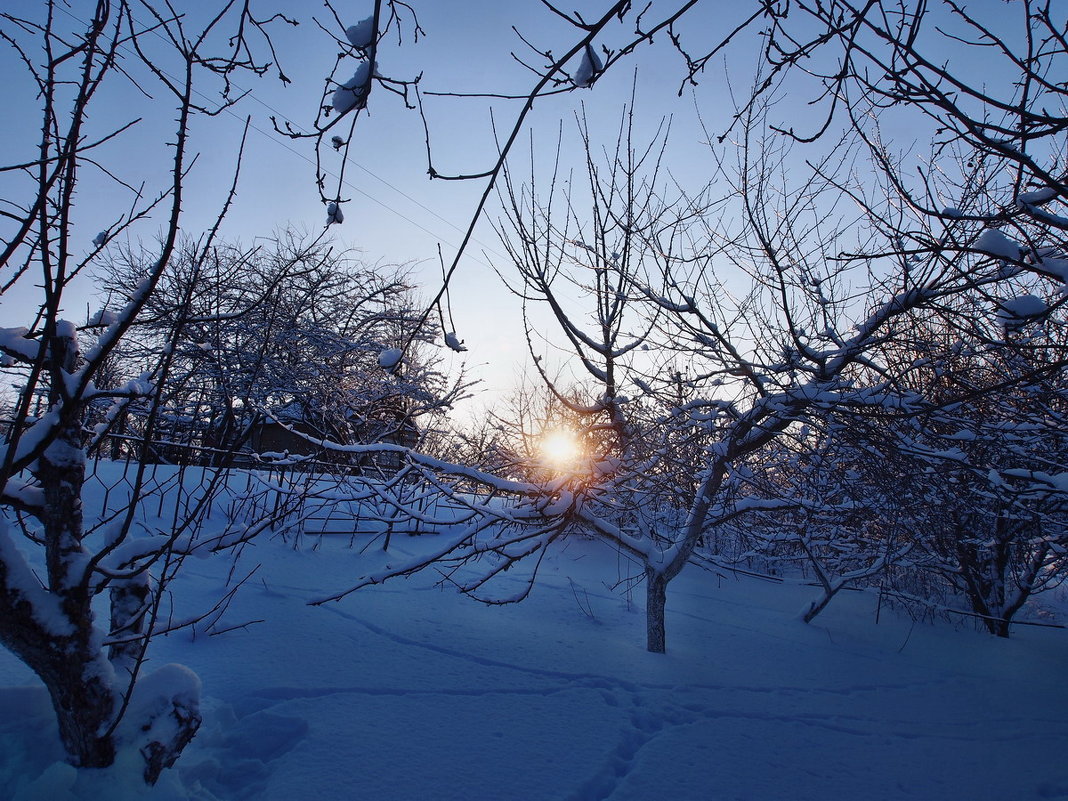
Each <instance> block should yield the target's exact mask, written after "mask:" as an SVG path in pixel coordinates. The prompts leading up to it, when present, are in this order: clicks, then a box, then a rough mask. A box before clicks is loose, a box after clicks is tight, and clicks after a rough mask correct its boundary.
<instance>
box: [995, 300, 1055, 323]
mask: <svg viewBox="0 0 1068 801" xmlns="http://www.w3.org/2000/svg"><path fill="white" fill-rule="evenodd" d="M998 305H999V306H1000V308H999V309H998V319H1000V320H1001V322H1002V323H1003V324H1004V325H1005V327H1006V328H1019V327H1020V326H1021V325H1023V324H1024V323H1026V322H1028V321H1030V320H1034V319H1035V318H1036V317H1041V316H1042V315H1043V314H1045V313H1046V311H1047V309H1048V308H1049V307H1048V306H1046V301H1044V300H1042V298H1040V297H1038V296H1037V295H1020V296H1019V297H1016V298H1007V299H1005V300H1003V301H1001V302H1000V303H999V304H998Z"/></svg>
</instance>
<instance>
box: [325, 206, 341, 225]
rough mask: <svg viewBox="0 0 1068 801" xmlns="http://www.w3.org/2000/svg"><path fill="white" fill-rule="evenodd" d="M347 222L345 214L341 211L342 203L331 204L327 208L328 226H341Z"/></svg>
mask: <svg viewBox="0 0 1068 801" xmlns="http://www.w3.org/2000/svg"><path fill="white" fill-rule="evenodd" d="M343 222H345V213H344V212H343V211H342V210H341V204H340V203H329V204H327V207H326V224H327V225H333V224H334V223H337V224H339V225H340V224H341V223H343Z"/></svg>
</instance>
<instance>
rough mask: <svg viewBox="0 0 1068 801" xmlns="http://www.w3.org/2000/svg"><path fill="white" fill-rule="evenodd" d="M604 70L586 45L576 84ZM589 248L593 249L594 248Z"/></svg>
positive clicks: (587, 82) (589, 82)
mask: <svg viewBox="0 0 1068 801" xmlns="http://www.w3.org/2000/svg"><path fill="white" fill-rule="evenodd" d="M603 70H604V64H603V63H602V62H601V57H600V56H598V55H597V53H596V52H595V51H594V49H593V45H586V49H585V50H584V51H583V53H582V62H581V63H580V64H579V68H578V69H577V70H575V77H574V81H575V86H577V87H579V88H580V89H583V88H586V87H589V86H591V85H592V84H593V82H594V81H595V80H596V79H597V76H598V75H600V74H601V72H602V71H603ZM587 249H589V250H592V248H587Z"/></svg>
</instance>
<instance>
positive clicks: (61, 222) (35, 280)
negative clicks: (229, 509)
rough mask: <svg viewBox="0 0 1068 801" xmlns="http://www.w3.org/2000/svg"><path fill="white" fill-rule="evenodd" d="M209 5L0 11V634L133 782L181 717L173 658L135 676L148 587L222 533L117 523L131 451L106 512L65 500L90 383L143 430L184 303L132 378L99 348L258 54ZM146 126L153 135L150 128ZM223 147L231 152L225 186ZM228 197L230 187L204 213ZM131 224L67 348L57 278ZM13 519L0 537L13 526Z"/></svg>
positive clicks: (260, 34) (183, 738) (227, 7)
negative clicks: (99, 220) (139, 152)
mask: <svg viewBox="0 0 1068 801" xmlns="http://www.w3.org/2000/svg"><path fill="white" fill-rule="evenodd" d="M216 11H217V13H215V14H212V15H204V16H201V15H199V14H192V15H178V14H176V13H175V12H174V9H172V8H171V7H170V6H169V5H166V4H152V3H136V4H135V3H128V2H124V0H98V2H96V3H95V4H91V5H90V6H89V7H88V10H87V11H83V10H82V9H70V8H68V6H67V5H66V4H65V3H57V2H52V1H51V0H49V2H45V3H41V4H38V5H37V6H34V7H33V8H32V9H30V7H29V6H26V7H25V9H24V14H23V15H18V14H16V13H15V12H11V11H5V12H3V13H0V36H2V40H3V43H4V45H5V47H6V51H7V52H6V56H7V57H8V58H9V62H8V63H12V60H14V61H15V62H20V63H21V67H22V70H23V71H22V73H21V74H20V75H15V76H9V77H11V78H12V80H14V81H16V82H18V91H19V92H21V93H22V96H24V97H28V98H33V100H32V101H27V102H33V103H34V104H35V105H36V107H37V110H38V115H37V118H36V120H35V121H34V122H33V123H32V124H24V123H26V122H28V121H29V120H31V119H32V118H33V117H32V115H31V113H30V111H29V109H27V108H21V109H19V111H18V113H12V114H11V115H9V116H10V121H11V122H12V123H13V124H15V123H17V130H16V131H14V132H12V136H13V137H14V138H13V139H11V140H10V141H11V146H10V147H9V149H8V153H9V155H10V156H11V157H12V158H11V161H10V162H9V163H7V164H6V165H5V166H4V167H3V175H4V191H5V206H4V211H3V214H2V225H3V229H2V230H3V244H2V248H0V272H2V275H3V278H2V291H3V293H4V295H5V298H4V299H5V301H9V302H14V300H15V298H16V297H18V298H19V302H20V303H21V304H22V305H23V307H24V308H25V307H27V306H28V311H27V312H26V313H25V319H24V321H23V324H22V325H20V326H18V327H12V328H5V329H2V332H0V350H2V352H3V354H4V368H5V369H6V370H9V371H12V375H13V377H17V380H18V384H19V387H20V389H19V394H18V398H17V400H16V403H15V409H14V415H13V416H14V420H13V422H12V423H11V425H10V427H9V428H8V432H7V436H6V438H5V442H4V444H3V456H2V458H0V503H2V505H3V508H4V515H3V519H2V520H0V643H2V644H3V646H4V647H5V648H7V649H9V650H10V651H11V652H13V653H14V654H15V655H16V656H17V657H18V658H19V659H21V660H22V661H23V662H25V663H26V665H27V666H29V667H30V668H31V669H32V670H33V671H34V673H36V675H37V676H38V677H39V678H40V679H41V681H42V682H43V683H44V685H45V686H46V687H47V689H48V692H49V694H50V695H51V698H52V702H53V707H54V709H55V713H56V718H57V721H58V725H59V734H60V738H61V740H62V743H63V746H64V748H65V749H66V751H67V754H68V757H69V759H70V761H71V763H72V764H74V765H76V766H83V767H102V766H107V765H110V764H111V763H112V762H113V760H114V759H115V755H116V750H117V748H119V747H120V746H121V745H133V746H135V747H139V748H140V751H141V753H142V755H143V757H144V759H145V768H144V776H145V779H146V780H147V781H149V782H154V781H155V780H156V778H157V777H158V776H159V773H160V771H161V770H162V769H163V768H164V767H166V766H168V765H170V764H171V763H173V761H174V760H175V759H176V758H177V756H178V754H179V753H180V752H181V751H182V749H183V747H184V746H185V745H186V744H187V743H188V742H189V740H190V738H192V736H193V735H194V733H195V732H196V730H197V727H198V725H199V723H200V713H199V709H198V692H199V682H198V681H197V680H196V678H195V676H194V675H193V674H192V673H191V672H190V671H188V670H186V669H184V668H178V667H175V666H171V667H169V668H163V669H161V671H160V672H158V673H157V674H153V676H155V678H153V677H141V676H140V675H139V674H140V668H141V665H142V663H143V660H144V654H145V648H146V647H147V644H148V640H149V639H150V637H151V635H152V633H153V632H154V631H157V630H158V626H157V622H158V621H157V614H158V611H159V603H160V598H161V591H162V586H161V585H162V584H163V583H165V581H166V579H167V578H169V577H170V576H172V575H173V573H174V571H175V570H176V569H177V567H178V566H179V565H180V562H181V559H182V558H183V555H184V554H187V553H189V552H190V551H192V550H194V549H196V548H198V547H218V546H220V545H221V544H223V542H224V541H226V537H225V535H220V536H221V537H222V538H221V539H218V538H217V539H215V540H214V541H211V542H207V541H198V539H197V537H196V535H197V534H198V533H199V531H200V529H199V527H198V526H197V525H196V516H197V511H193V512H191V515H190V517H189V518H187V519H184V520H181V521H179V523H178V524H177V525H176V526H175V528H174V530H172V531H168V532H163V533H162V534H159V535H157V536H154V537H136V536H134V532H135V530H136V526H135V525H134V520H135V510H136V509H137V507H138V502H139V498H140V497H141V496H142V495H143V493H144V492H145V491H146V483H145V482H146V478H145V474H144V471H143V465H142V466H141V467H140V468H139V469H138V470H137V471H136V477H135V478H134V479H133V481H132V489H131V491H130V496H129V501H128V503H127V504H126V505H125V506H124V507H123V508H122V509H120V510H119V512H117V513H116V514H115V516H114V517H113V518H112V519H110V520H109V521H108V522H107V525H104V526H91V525H89V522H90V521H87V520H86V518H85V512H84V507H83V499H82V489H83V485H84V482H85V450H84V448H83V445H84V443H85V436H86V432H85V431H84V425H85V424H86V422H87V415H88V414H89V410H90V407H91V406H92V405H93V404H94V403H97V402H98V401H99V400H100V399H101V398H103V397H106V398H111V399H113V400H115V401H117V402H119V403H122V402H124V401H127V400H129V399H133V398H148V399H150V408H151V411H150V419H149V421H148V422H147V423H146V429H145V434H144V435H145V436H146V437H148V438H150V437H152V436H153V430H154V428H155V426H156V425H158V421H159V398H160V393H159V387H161V386H166V384H167V382H168V380H169V377H170V375H171V370H172V368H173V366H174V348H175V346H177V345H178V344H179V343H181V342H183V341H185V339H186V336H187V335H188V330H187V323H188V315H187V314H186V315H183V316H180V317H179V318H178V319H176V320H175V321H174V324H173V325H172V327H171V329H170V330H169V332H168V333H167V334H166V335H165V337H164V339H165V340H166V344H167V345H168V347H166V348H164V349H163V350H162V351H161V352H159V353H157V354H156V357H155V359H154V360H153V361H152V363H151V364H148V365H145V367H144V370H143V373H142V374H141V375H140V376H138V377H136V378H133V379H132V380H129V381H126V382H125V383H122V384H120V385H115V384H114V383H113V382H112V381H111V380H110V379H108V378H106V376H105V371H106V370H108V368H109V364H110V362H109V360H110V359H111V358H112V356H113V354H115V353H116V351H117V350H118V349H119V348H120V346H121V344H122V342H123V341H124V339H125V338H126V337H127V336H128V335H129V333H130V331H131V329H132V328H133V327H134V326H135V325H136V324H137V323H138V320H139V319H140V318H141V316H142V314H143V313H144V312H145V309H146V304H147V303H148V301H149V300H150V299H151V298H152V296H153V294H154V293H155V292H156V290H157V288H158V285H159V281H160V279H161V276H163V275H164V274H165V273H166V271H167V270H168V268H169V266H170V265H171V263H172V261H173V260H174V259H175V257H176V255H177V254H178V252H179V243H180V231H181V228H182V220H183V210H184V209H185V207H186V206H187V205H188V204H189V203H190V202H191V198H189V197H187V193H186V189H187V180H188V178H189V175H190V171H191V170H192V169H193V161H194V157H195V147H196V145H195V143H194V140H193V131H194V128H195V127H199V126H201V125H206V124H207V122H208V120H209V119H210V118H211V117H213V116H217V115H219V114H220V113H221V112H223V111H226V110H228V109H230V108H232V107H233V105H234V104H235V103H236V102H237V100H236V99H235V97H234V94H233V92H232V85H231V80H232V79H234V78H235V77H236V76H238V75H242V74H252V75H262V74H264V73H266V72H267V71H268V69H269V63H268V62H267V61H261V60H260V59H259V57H258V56H257V55H256V53H257V51H258V50H260V49H264V48H266V49H267V50H270V47H269V46H270V39H269V31H268V28H267V23H265V22H263V21H261V20H260V18H258V17H257V16H256V15H255V14H254V13H253V11H252V9H251V8H250V7H249V5H248V4H242V3H227V4H224V5H221V6H220V7H219V8H218V9H217V10H216ZM79 13H84V17H83V16H79ZM197 17H199V21H197V20H196V19H194V18H197ZM281 20H282V18H279V17H276V18H274V22H276V23H277V22H280V21H281ZM131 84H132V85H131ZM123 85H126V86H127V88H129V89H130V90H131V92H132V94H133V95H134V97H135V99H134V100H133V101H132V105H137V104H138V103H140V104H141V105H142V108H139V109H135V108H133V107H132V106H130V107H127V109H126V110H124V111H123V112H122V115H121V116H120V117H119V118H118V119H116V117H115V113H114V107H112V108H111V111H110V112H109V111H108V110H107V108H108V107H107V105H106V100H105V96H106V95H108V94H109V93H110V92H111V90H112V89H116V90H119V89H121V88H122V87H123ZM139 114H140V116H139ZM159 125H164V126H167V127H169V131H168V133H166V134H159V133H158V129H157V126H159ZM142 129H144V132H143V135H142ZM34 138H36V141H34ZM135 138H139V141H141V142H159V148H160V150H159V152H158V153H156V158H157V159H158V160H159V161H161V162H162V163H164V164H165V165H166V175H167V177H166V179H165V181H164V183H163V184H162V185H161V186H159V187H157V189H156V190H155V192H156V194H154V195H153V194H151V193H150V191H149V190H147V189H144V188H142V189H138V188H137V187H138V185H139V184H141V183H142V182H141V180H140V179H138V178H131V177H129V176H128V175H125V173H126V169H127V167H126V164H125V163H124V159H123V158H121V157H120V155H119V152H117V151H116V150H115V148H116V147H125V146H128V145H129V144H131V143H132V142H133V141H134V139H135ZM239 159H240V154H239V152H237V151H236V149H235V185H236V163H237V162H238V161H239ZM88 175H92V176H93V177H92V180H90V179H89V178H87V176H88ZM101 197H109V198H115V199H119V198H121V202H117V203H116V206H120V205H121V206H123V207H125V208H126V209H127V211H126V212H125V213H123V212H121V211H118V210H117V211H116V212H115V216H114V218H113V221H112V222H111V224H109V225H107V227H106V228H104V230H101V231H100V232H99V233H97V232H96V231H94V230H87V229H86V227H85V222H84V220H85V219H86V218H87V207H86V204H85V203H83V202H82V201H86V200H88V199H89V198H92V202H94V203H98V202H99V198H101ZM232 198H233V188H231V191H230V197H229V199H227V201H226V203H225V204H223V206H222V208H224V209H225V208H226V206H228V204H229V201H230V200H232ZM220 221H221V216H220ZM146 224H148V225H151V226H152V227H153V230H157V229H158V230H160V231H161V233H160V235H159V240H158V243H157V245H156V246H155V247H154V249H153V253H152V257H151V259H150V260H149V262H148V267H147V269H146V270H145V271H144V273H143V275H142V276H141V280H140V281H139V282H138V283H137V285H136V287H134V288H132V290H131V291H130V292H129V294H128V296H127V298H126V302H125V303H124V304H123V305H122V306H121V307H120V308H117V309H113V310H112V313H111V314H108V315H106V316H103V317H97V318H96V319H95V320H93V321H91V322H92V323H93V324H94V330H95V331H97V332H98V336H97V337H96V338H95V341H93V343H92V345H91V347H89V348H88V350H87V351H86V352H84V353H80V352H79V332H78V329H77V326H76V324H75V321H74V320H73V319H72V318H71V317H70V316H68V315H70V314H71V311H70V309H69V305H70V303H71V297H70V290H71V288H72V287H74V286H76V282H77V281H78V279H79V277H80V276H82V274H84V273H87V272H89V271H90V270H92V269H93V267H94V265H98V264H100V263H101V260H102V257H103V254H104V253H105V252H106V251H107V250H108V248H109V247H110V246H111V243H112V241H113V240H114V239H115V238H116V237H120V236H126V235H133V234H135V233H136V231H138V230H139V229H140V228H142V227H144V226H145V225H146ZM94 227H95V226H94ZM217 230H218V222H217V223H216V224H215V226H214V227H213V228H212V229H211V230H210V231H209V232H208V233H207V234H206V235H205V237H204V238H203V240H202V244H201V246H200V247H201V250H202V251H203V252H205V253H207V252H210V248H211V243H212V241H213V238H214V237H215V235H216V232H217ZM27 299H29V302H27ZM186 308H188V306H187V307H186ZM98 379H100V383H99V384H98V383H97V381H98ZM105 387H106V388H105ZM210 494H211V492H210V488H209V491H207V492H205V493H204V494H203V496H202V497H201V498H200V500H199V501H198V502H196V503H192V504H191V506H190V508H191V509H194V510H199V511H203V510H204V509H205V508H206V504H207V502H208V500H209V499H210ZM16 519H17V520H18V521H19V531H12V525H11V524H12V523H13V522H14V521H15V520H16ZM19 532H21V533H19ZM16 538H20V539H21V542H20V544H18V545H16ZM198 542H199V544H198ZM153 573H154V574H155V578H153V576H152V574H153ZM38 576H40V578H38ZM108 595H110V601H111V603H110V620H101V619H100V611H101V608H100V606H99V605H98V604H97V603H95V601H96V599H97V598H100V597H101V596H103V597H105V598H106V597H107V596H108ZM124 718H129V720H126V722H125V723H124Z"/></svg>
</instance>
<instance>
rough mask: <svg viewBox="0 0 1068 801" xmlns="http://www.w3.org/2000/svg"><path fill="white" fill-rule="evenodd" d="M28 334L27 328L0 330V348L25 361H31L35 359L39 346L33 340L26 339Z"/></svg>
mask: <svg viewBox="0 0 1068 801" xmlns="http://www.w3.org/2000/svg"><path fill="white" fill-rule="evenodd" d="M28 333H30V329H28V328H0V348H2V349H3V350H6V351H8V352H9V353H12V354H15V355H17V356H19V357H20V358H22V359H24V360H25V361H33V360H34V359H36V358H37V353H38V350H39V348H40V346H39V345H38V344H37V342H36V341H35V340H32V339H26V334H28Z"/></svg>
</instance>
